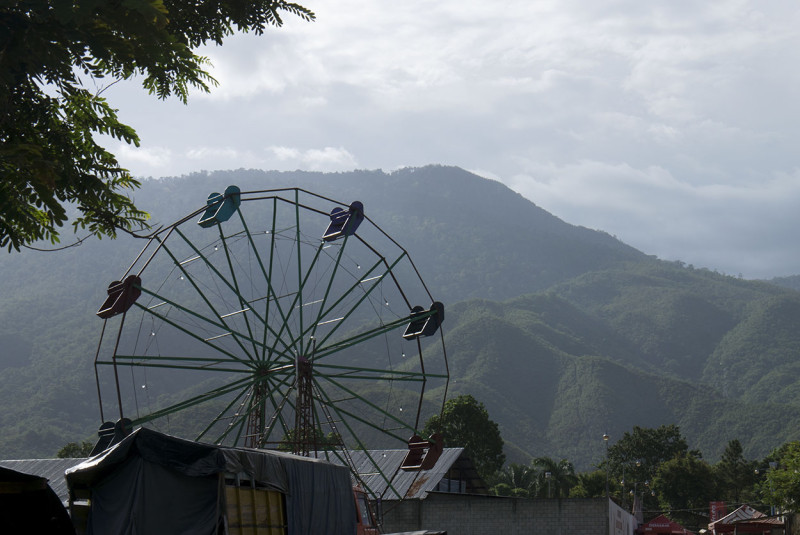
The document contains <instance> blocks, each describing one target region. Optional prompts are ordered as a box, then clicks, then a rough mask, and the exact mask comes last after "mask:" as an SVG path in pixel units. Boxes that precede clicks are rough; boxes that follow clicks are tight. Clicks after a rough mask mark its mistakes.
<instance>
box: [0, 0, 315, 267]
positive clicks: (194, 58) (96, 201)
mask: <svg viewBox="0 0 800 535" xmlns="http://www.w3.org/2000/svg"><path fill="white" fill-rule="evenodd" d="M282 13H289V14H292V15H297V16H299V17H301V18H303V19H306V20H312V19H313V18H314V14H313V13H312V12H311V11H309V10H308V9H306V8H304V7H302V6H300V5H298V4H295V3H291V2H285V1H283V0H256V1H252V0H227V1H225V2H222V1H219V0H212V1H208V2H193V1H188V0H126V1H124V2H119V1H108V0H85V1H81V2H70V1H66V0H58V1H57V0H12V1H9V2H4V3H3V4H2V7H0V246H2V247H7V248H8V249H9V251H10V250H12V248H13V249H17V250H19V248H20V247H21V246H26V245H28V244H30V243H32V242H34V241H37V240H41V239H46V240H50V241H51V242H57V241H59V231H58V228H60V227H62V226H63V225H64V223H65V222H66V221H67V220H68V219H69V214H68V207H69V206H74V208H75V209H76V210H77V211H78V212H79V215H78V216H77V217H75V218H74V220H73V222H72V225H73V227H74V228H75V230H77V229H86V230H88V231H89V232H90V233H91V234H94V235H96V236H98V237H100V236H103V235H107V236H111V237H114V236H115V235H116V232H117V231H118V230H119V229H125V230H131V229H136V228H141V227H142V226H144V225H145V221H146V219H147V214H146V213H145V212H143V211H141V210H139V209H138V208H137V207H136V206H135V205H134V202H133V200H132V199H131V198H130V197H129V196H128V195H127V193H129V192H130V191H131V190H133V189H135V188H136V187H138V186H139V182H138V181H137V180H135V179H134V178H133V177H132V176H131V175H130V173H129V172H128V171H127V170H125V169H123V168H121V167H120V165H119V163H118V161H117V159H116V158H115V157H114V155H113V154H111V153H110V152H108V151H107V150H106V149H104V148H103V147H101V146H100V145H99V144H98V143H97V141H96V139H95V137H96V136H97V135H106V136H110V137H112V138H116V139H118V140H121V141H124V142H125V143H129V144H134V145H136V146H138V145H139V138H138V137H137V135H136V132H135V131H134V129H133V128H131V127H130V126H128V125H125V124H123V123H122V122H120V121H119V119H118V117H117V110H115V109H114V108H113V107H112V106H111V104H109V102H108V101H107V100H106V99H105V98H103V97H102V96H101V94H102V89H100V90H96V91H94V92H93V91H92V86H94V87H99V86H101V85H102V84H104V83H105V84H110V83H113V82H115V81H118V80H124V79H129V78H132V77H134V76H139V77H141V80H142V85H143V86H144V88H145V89H146V90H147V91H149V92H150V93H151V94H155V95H156V96H157V97H158V98H161V99H164V98H167V97H169V96H170V95H176V96H177V97H178V98H180V99H181V100H182V101H183V102H184V103H185V102H186V100H187V98H188V94H189V89H190V88H192V87H194V88H197V89H200V90H203V91H209V89H210V86H212V85H214V84H216V81H215V80H214V79H213V78H212V77H211V76H210V75H209V74H208V72H207V71H206V70H205V68H206V65H207V60H206V58H204V57H202V56H199V55H197V54H195V52H194V51H193V49H194V48H196V47H198V46H199V45H201V44H204V43H208V42H214V43H217V44H221V43H222V41H223V39H224V38H225V37H226V36H228V35H231V34H232V33H233V32H234V31H237V30H238V31H253V32H255V33H256V34H261V33H262V32H263V31H264V29H265V28H266V27H267V26H269V25H274V26H280V25H281V24H282V23H283V19H282V17H281V14H282Z"/></svg>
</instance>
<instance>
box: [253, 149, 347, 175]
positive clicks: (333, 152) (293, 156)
mask: <svg viewBox="0 0 800 535" xmlns="http://www.w3.org/2000/svg"><path fill="white" fill-rule="evenodd" d="M267 151H268V152H271V153H272V154H273V156H274V160H275V161H276V162H279V163H280V168H283V169H288V168H292V166H294V168H296V169H304V170H309V171H342V170H350V169H354V168H356V167H357V166H358V162H357V161H356V158H355V156H353V155H352V154H351V153H350V152H349V151H348V150H347V149H345V148H343V147H338V148H336V147H324V148H322V149H306V150H301V149H297V148H294V147H283V146H272V147H268V148H267Z"/></svg>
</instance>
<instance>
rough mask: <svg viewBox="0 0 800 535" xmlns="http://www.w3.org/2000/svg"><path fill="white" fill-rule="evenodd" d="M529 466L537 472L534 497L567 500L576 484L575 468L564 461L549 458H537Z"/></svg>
mask: <svg viewBox="0 0 800 535" xmlns="http://www.w3.org/2000/svg"><path fill="white" fill-rule="evenodd" d="M531 466H532V467H534V468H536V469H537V470H538V471H537V474H536V479H537V481H538V483H539V485H538V492H537V494H536V495H537V496H538V497H540V498H547V497H551V498H568V497H569V490H570V489H571V488H572V487H574V486H575V485H577V483H578V478H577V477H576V476H575V467H574V466H572V463H571V462H569V461H568V460H566V459H561V460H560V461H555V460H553V459H551V458H550V457H537V458H536V459H534V460H533V461H531ZM548 474H549V475H548Z"/></svg>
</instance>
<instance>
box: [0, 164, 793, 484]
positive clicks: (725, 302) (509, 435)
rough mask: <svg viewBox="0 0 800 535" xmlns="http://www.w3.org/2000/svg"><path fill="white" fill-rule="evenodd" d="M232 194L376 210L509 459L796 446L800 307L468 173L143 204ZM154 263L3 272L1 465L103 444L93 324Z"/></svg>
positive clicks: (228, 179)
mask: <svg viewBox="0 0 800 535" xmlns="http://www.w3.org/2000/svg"><path fill="white" fill-rule="evenodd" d="M229 184H237V185H239V186H240V187H242V189H243V190H245V189H251V190H260V189H272V188H278V187H301V188H306V189H308V190H310V191H314V192H316V193H319V194H320V195H323V196H326V197H330V198H333V199H336V200H338V201H342V202H345V203H349V202H352V201H353V200H361V201H362V202H364V206H365V213H366V215H367V217H369V218H371V219H372V220H373V221H375V222H376V223H377V224H378V225H379V226H380V227H381V228H383V229H384V230H385V231H386V232H387V233H388V234H389V235H390V236H392V237H393V238H394V239H396V240H397V241H398V242H399V243H401V244H402V245H403V246H404V247H406V248H407V249H408V251H409V254H410V255H411V257H412V258H413V260H414V262H415V265H416V266H417V268H418V269H419V271H420V273H421V274H422V276H423V278H424V280H425V281H426V285H427V286H428V287H429V288H430V289H431V292H432V293H433V295H434V296H435V298H436V299H437V300H441V301H443V302H444V303H445V305H446V307H447V314H446V321H445V324H444V326H443V330H444V333H445V336H446V340H447V348H448V355H449V356H450V359H451V374H452V383H451V388H450V390H451V395H455V394H457V393H470V394H473V395H474V396H475V397H476V398H478V399H479V400H481V401H483V402H485V404H486V406H487V408H488V409H489V412H490V416H491V417H492V418H493V419H494V420H496V421H498V423H499V424H500V427H501V431H502V432H503V435H504V438H506V440H507V441H508V450H509V452H513V456H510V458H513V459H518V460H524V459H525V458H526V456H541V455H547V456H551V457H554V458H562V457H566V458H569V459H570V460H572V461H573V462H575V464H576V466H578V467H581V468H588V467H590V466H591V465H593V464H596V463H598V462H599V461H600V460H602V455H603V447H604V444H603V442H602V440H601V437H602V435H603V434H604V433H609V434H610V435H611V436H612V440H613V438H614V437H620V436H622V434H623V433H624V432H625V431H628V430H630V428H631V427H632V426H633V425H640V426H647V427H654V426H658V425H661V424H669V423H677V424H678V425H680V426H681V429H682V431H683V432H684V434H685V435H686V436H687V438H688V440H689V442H690V446H691V447H693V448H699V449H701V450H702V451H703V452H704V453H705V454H706V455H707V456H708V457H709V458H715V457H716V456H718V455H719V454H720V453H721V451H722V449H723V448H724V445H725V444H726V443H727V441H728V440H730V439H733V438H738V439H739V440H740V441H741V442H742V445H743V446H744V449H745V454H746V455H750V456H761V455H764V454H766V453H767V452H768V451H769V450H770V449H771V448H774V447H777V446H778V445H780V443H781V442H783V441H785V440H789V439H792V438H797V437H796V435H797V433H795V432H793V431H792V429H798V428H800V427H798V426H797V424H798V423H800V422H798V417H796V416H794V414H793V412H792V411H793V410H795V409H796V404H797V402H796V399H797V398H795V397H793V396H792V394H793V393H794V392H800V366H795V365H794V364H793V357H794V355H796V351H797V349H798V348H800V346H798V339H797V337H795V336H794V335H793V334H792V333H793V332H800V330H798V329H794V331H793V330H792V328H793V327H795V326H797V324H798V323H800V312H798V309H797V308H796V307H798V306H799V305H798V303H800V301H798V299H799V298H798V295H800V294H797V292H796V291H794V290H791V289H787V288H782V287H780V286H778V285H775V284H770V283H767V282H759V281H746V280H742V279H737V278H734V277H729V276H726V275H722V274H719V273H716V272H714V271H711V270H709V269H705V268H699V269H695V268H693V267H691V266H686V265H685V264H683V263H681V262H665V261H661V260H658V259H656V258H654V257H652V256H649V255H647V254H645V253H644V252H641V251H638V250H636V249H634V248H632V247H630V246H628V245H626V244H624V243H622V242H620V241H619V240H617V239H616V238H614V237H612V236H610V235H608V234H607V233H604V232H602V231H595V230H591V229H586V228H584V227H578V226H574V225H570V224H569V223H566V222H564V221H562V220H560V219H559V218H557V217H555V216H553V215H551V214H549V213H547V212H546V211H545V210H543V209H541V208H540V207H538V206H536V205H535V204H534V203H532V202H530V201H528V200H526V199H524V198H523V197H522V196H521V195H519V194H517V193H515V192H512V191H511V190H509V189H508V188H506V187H505V186H504V185H502V184H501V183H499V182H497V181H492V180H487V179H484V178H481V177H478V176H476V175H474V174H471V173H469V172H467V171H464V170H462V169H459V168H454V167H445V166H428V167H424V168H413V169H412V168H409V169H401V170H398V171H393V172H391V173H384V172H382V171H355V172H350V173H330V174H323V173H310V172H301V171H295V172H267V171H257V170H238V171H229V172H223V171H219V172H213V173H205V172H203V173H195V174H192V175H188V176H185V177H171V178H165V179H159V180H147V181H145V182H144V184H143V187H142V189H141V190H139V191H137V192H136V201H137V204H139V205H140V206H141V207H142V208H143V209H145V210H148V211H150V212H151V213H152V214H153V218H154V223H155V224H156V225H158V224H161V223H169V222H172V221H175V220H177V219H179V218H180V217H182V216H184V215H185V214H188V213H191V212H192V211H194V210H197V209H200V208H202V207H203V206H204V205H205V198H206V197H207V195H208V194H209V193H210V192H212V191H222V190H224V188H225V187H226V186H227V185H229ZM141 245H142V243H141V241H140V240H136V239H133V238H130V237H128V236H121V237H120V239H118V240H114V241H109V240H99V241H98V240H95V241H92V240H90V241H87V242H84V243H83V244H82V245H81V246H80V247H74V248H72V249H69V250H66V251H61V252H59V253H50V254H44V253H33V252H31V251H26V252H23V253H15V254H13V255H9V256H6V257H3V259H2V260H0V273H2V277H1V278H0V291H2V292H3V295H4V299H3V301H2V303H0V340H5V341H11V343H4V344H2V346H0V347H2V349H0V356H1V358H0V369H3V374H2V375H0V405H2V406H3V407H4V408H6V410H5V411H3V413H2V414H0V425H2V427H3V429H4V431H5V432H4V436H3V437H0V456H3V457H9V456H13V457H21V456H32V455H33V456H48V455H52V454H53V453H54V452H55V451H56V450H57V449H58V448H59V447H60V446H62V445H63V444H64V443H66V442H69V441H77V440H84V439H91V437H92V436H93V434H94V432H95V430H96V427H97V425H98V424H99V415H98V410H97V402H96V395H95V394H94V390H95V385H94V371H93V369H92V360H93V357H94V353H95V351H96V344H97V340H98V339H99V333H100V330H101V327H102V325H101V322H100V321H99V320H97V319H96V318H95V316H94V314H95V312H96V310H97V308H98V307H99V306H100V304H101V303H102V301H103V299H104V298H105V295H106V292H105V289H106V286H107V285H108V283H109V282H110V281H112V280H114V279H115V278H117V277H119V276H120V275H121V273H122V272H124V270H125V269H126V268H127V266H128V265H130V263H131V261H132V259H133V258H134V257H135V255H136V254H137V253H138V250H139V249H140V248H141ZM775 318H777V319H778V320H780V321H776V320H775ZM771 326H775V329H774V331H771V330H770V329H771V328H772V327H771ZM765 331H766V332H772V333H773V335H772V337H768V338H764V332H765ZM762 348H763V349H765V353H764V354H763V355H761V354H757V353H758V350H760V349H762ZM766 350H768V351H766ZM720 362H724V363H729V364H726V365H725V366H720ZM766 362H769V363H770V367H769V368H765V367H763V364H764V363H766ZM745 364H746V365H747V366H745ZM740 368H741V369H745V368H746V370H747V373H746V374H741V376H740V375H737V372H738V370H739V369H740ZM725 370H728V373H729V374H731V375H732V376H729V377H727V378H726V376H725ZM737 378H738V379H737ZM726 381H728V382H730V381H734V382H732V383H730V384H737V385H739V386H738V387H737V388H738V389H737V390H736V391H735V392H734V391H730V390H726V386H725V385H726V384H728V383H727V382H726ZM735 381H738V382H735Z"/></svg>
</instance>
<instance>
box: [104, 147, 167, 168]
mask: <svg viewBox="0 0 800 535" xmlns="http://www.w3.org/2000/svg"><path fill="white" fill-rule="evenodd" d="M115 153H116V155H117V158H118V159H119V160H120V161H121V162H123V164H122V165H123V166H129V167H139V166H142V167H146V168H150V169H157V168H159V167H163V166H165V165H167V164H168V163H169V162H170V160H171V159H172V150H171V149H170V148H168V147H134V146H133V145H127V144H124V143H119V144H118V145H117V148H116V149H115ZM131 164H135V165H131Z"/></svg>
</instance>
